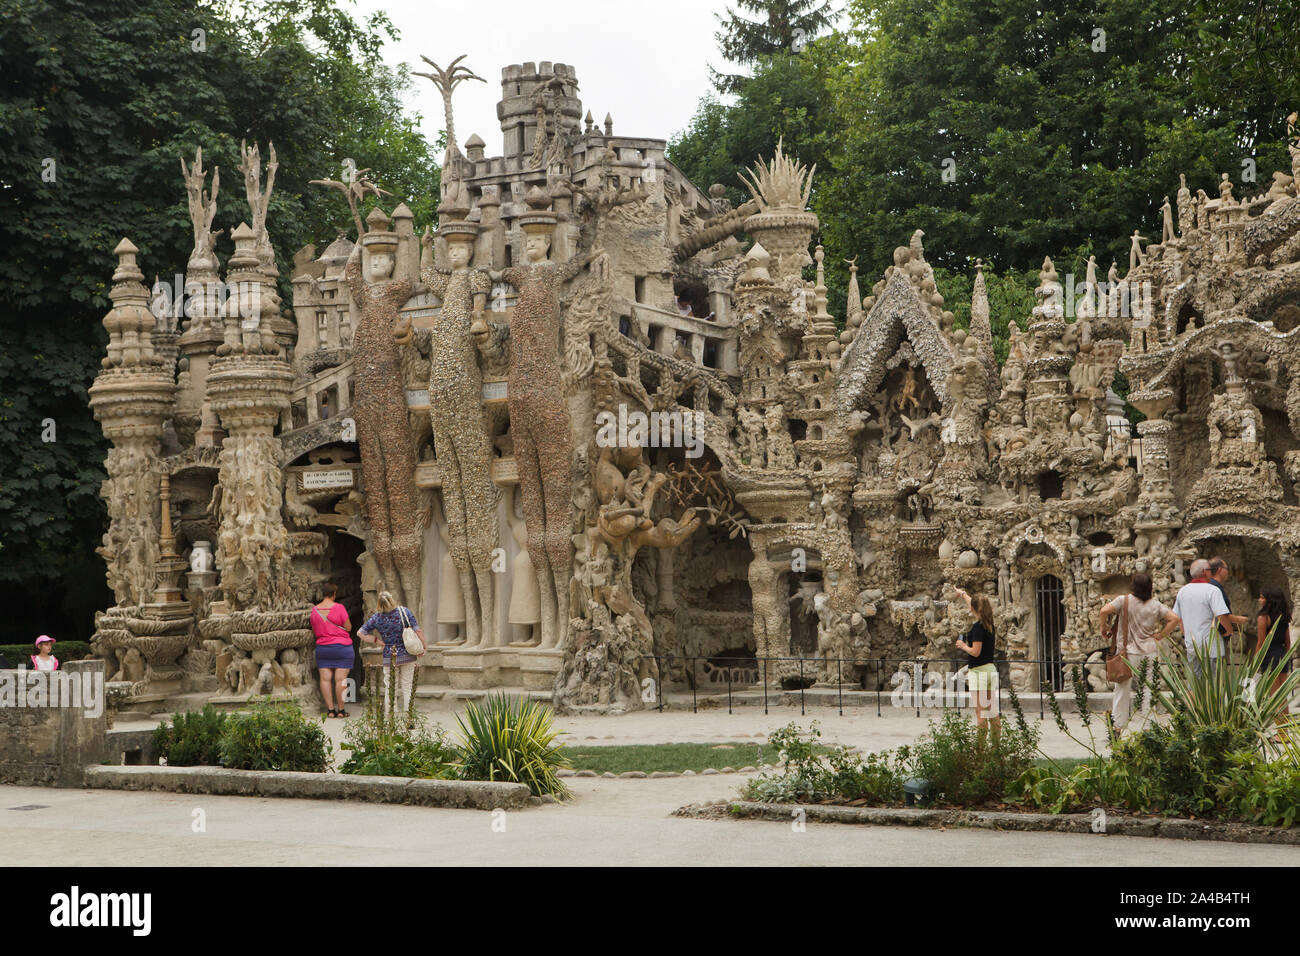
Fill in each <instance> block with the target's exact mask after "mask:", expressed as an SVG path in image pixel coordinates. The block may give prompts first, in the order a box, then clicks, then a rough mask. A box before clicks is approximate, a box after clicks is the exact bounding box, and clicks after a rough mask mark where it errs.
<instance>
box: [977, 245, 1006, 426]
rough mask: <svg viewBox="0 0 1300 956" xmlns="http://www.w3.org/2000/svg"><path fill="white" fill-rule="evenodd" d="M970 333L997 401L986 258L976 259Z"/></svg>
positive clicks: (990, 398)
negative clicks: (985, 282)
mask: <svg viewBox="0 0 1300 956" xmlns="http://www.w3.org/2000/svg"><path fill="white" fill-rule="evenodd" d="M970 334H971V337H972V338H974V339H975V340H976V341H977V342H978V343H979V345H978V354H979V357H980V362H981V363H982V364H983V365H984V368H985V370H986V371H987V372H988V378H987V381H986V384H987V386H988V393H989V401H990V402H995V401H997V398H998V394H999V392H1000V389H999V388H998V360H997V358H996V357H995V356H994V354H993V322H992V319H991V318H990V315H989V295H988V290H987V289H986V288H985V285H984V260H983V259H976V260H975V286H974V288H973V289H972V290H971V298H970Z"/></svg>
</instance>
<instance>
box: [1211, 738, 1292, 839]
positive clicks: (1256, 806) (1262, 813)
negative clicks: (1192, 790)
mask: <svg viewBox="0 0 1300 956" xmlns="http://www.w3.org/2000/svg"><path fill="white" fill-rule="evenodd" d="M1219 792H1220V796H1221V798H1222V799H1223V800H1224V801H1225V803H1226V805H1227V808H1228V810H1229V812H1230V813H1231V814H1232V815H1233V816H1236V817H1239V818H1240V819H1242V820H1245V821H1246V822H1248V823H1258V824H1262V825H1263V826H1269V827H1275V826H1283V827H1289V826H1291V825H1292V824H1293V823H1295V821H1296V816H1297V815H1300V767H1297V766H1296V765H1295V764H1294V763H1292V762H1291V761H1289V760H1275V761H1272V762H1265V761H1263V760H1261V759H1259V758H1258V757H1255V756H1253V755H1250V756H1247V755H1241V754H1238V755H1236V756H1235V757H1234V758H1233V760H1232V763H1231V766H1229V768H1228V771H1227V774H1226V776H1225V778H1224V781H1223V784H1222V786H1221V787H1220V790H1219Z"/></svg>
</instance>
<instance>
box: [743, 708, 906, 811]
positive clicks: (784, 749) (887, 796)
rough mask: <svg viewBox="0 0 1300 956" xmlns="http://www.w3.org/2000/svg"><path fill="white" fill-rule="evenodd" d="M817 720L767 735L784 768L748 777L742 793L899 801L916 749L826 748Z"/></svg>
mask: <svg viewBox="0 0 1300 956" xmlns="http://www.w3.org/2000/svg"><path fill="white" fill-rule="evenodd" d="M820 737H821V731H820V730H819V729H818V727H817V723H816V722H815V721H814V722H813V724H812V725H811V726H810V727H809V728H808V729H807V730H804V729H802V728H800V727H799V726H798V725H797V724H793V723H791V724H787V725H786V726H785V727H782V728H780V729H778V730H775V731H773V732H772V733H771V734H770V735H769V736H768V745H769V746H770V747H772V748H773V749H774V750H776V752H777V760H778V763H779V770H775V771H769V772H767V773H763V774H760V775H759V776H757V777H755V778H753V779H751V780H750V781H748V782H747V783H746V784H745V786H744V788H743V790H742V793H743V794H744V796H745V797H746V799H749V800H757V801H759V802H761V803H800V802H806V801H812V800H835V801H838V802H848V801H850V800H865V801H866V802H868V803H871V804H892V803H899V802H901V800H902V797H903V781H904V780H906V779H907V776H908V763H909V760H910V756H911V751H910V749H909V748H907V747H900V748H898V750H896V751H893V752H890V751H888V750H886V751H882V752H881V753H872V754H867V755H866V756H865V757H864V756H863V755H862V754H861V753H860V752H859V751H857V750H856V749H855V748H852V747H843V746H841V747H832V748H829V749H828V748H826V747H823V746H822V745H821V744H820V743H819V742H818V741H819V739H820Z"/></svg>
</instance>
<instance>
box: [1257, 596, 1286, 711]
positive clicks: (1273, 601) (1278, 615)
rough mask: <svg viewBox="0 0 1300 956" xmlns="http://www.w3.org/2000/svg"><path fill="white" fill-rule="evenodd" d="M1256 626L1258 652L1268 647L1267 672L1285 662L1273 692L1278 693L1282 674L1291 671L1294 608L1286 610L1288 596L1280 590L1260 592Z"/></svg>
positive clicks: (1263, 666)
mask: <svg viewBox="0 0 1300 956" xmlns="http://www.w3.org/2000/svg"><path fill="white" fill-rule="evenodd" d="M1256 627H1257V631H1256V641H1255V650H1256V651H1259V650H1260V649H1261V648H1262V647H1264V645H1265V644H1267V645H1268V650H1267V651H1266V652H1265V654H1264V661H1263V663H1262V664H1261V665H1260V666H1261V667H1262V668H1263V669H1264V670H1272V669H1273V668H1274V667H1277V665H1278V663H1279V662H1280V661H1283V660H1285V661H1286V666H1285V667H1284V668H1283V669H1282V670H1281V671H1280V672H1279V673H1278V675H1277V680H1276V681H1274V682H1273V690H1277V689H1278V687H1280V686H1281V684H1282V677H1283V675H1284V674H1286V673H1287V671H1289V670H1290V669H1291V661H1290V657H1291V609H1290V608H1288V607H1287V604H1286V595H1285V594H1283V593H1282V589H1281V588H1275V587H1268V588H1263V589H1261V590H1260V592H1259V618H1258V623H1257V625H1256Z"/></svg>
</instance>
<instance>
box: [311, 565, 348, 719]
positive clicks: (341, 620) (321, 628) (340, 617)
mask: <svg viewBox="0 0 1300 956" xmlns="http://www.w3.org/2000/svg"><path fill="white" fill-rule="evenodd" d="M338 593H339V589H338V585H336V584H331V583H329V582H326V583H325V584H324V585H323V586H322V587H321V595H322V596H321V602H320V603H319V604H317V605H316V606H315V607H313V608H312V609H311V629H312V633H314V634H315V635H316V668H317V670H319V671H320V695H321V697H323V698H325V707H326V708H327V709H328V712H329V715H330V716H331V717H346V716H347V715H348V712H347V711H346V710H344V709H343V705H344V703H345V702H346V698H347V686H348V672H349V671H350V670H352V634H351V631H352V622H351V621H350V620H348V611H347V608H345V607H344V606H343V605H342V604H339V603H338V602H337V601H335V600H334V598H335V597H336V596H337V595H338Z"/></svg>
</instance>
